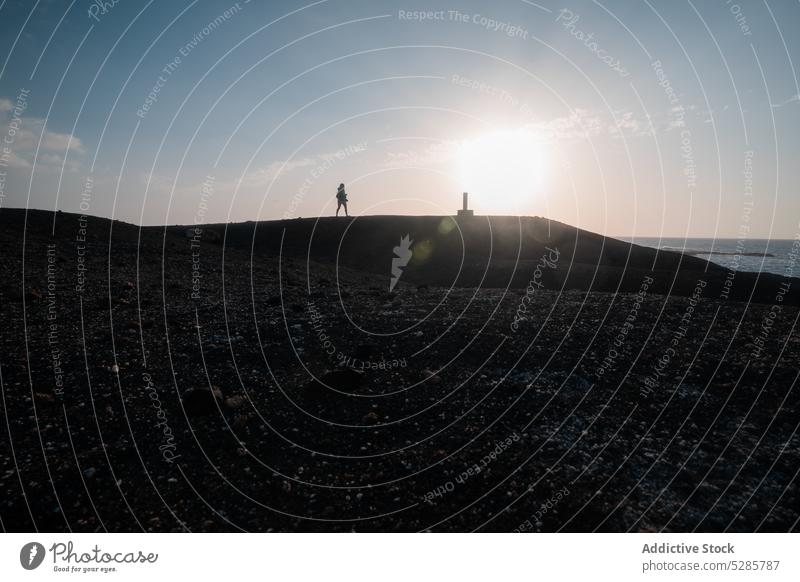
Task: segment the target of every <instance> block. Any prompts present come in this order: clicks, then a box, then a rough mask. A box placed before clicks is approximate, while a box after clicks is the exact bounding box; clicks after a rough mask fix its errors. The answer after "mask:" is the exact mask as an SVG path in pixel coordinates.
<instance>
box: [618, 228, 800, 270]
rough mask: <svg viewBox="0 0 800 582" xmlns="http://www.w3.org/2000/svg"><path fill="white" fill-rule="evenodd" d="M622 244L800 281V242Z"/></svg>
mask: <svg viewBox="0 0 800 582" xmlns="http://www.w3.org/2000/svg"><path fill="white" fill-rule="evenodd" d="M622 240H625V241H627V242H632V243H634V244H637V245H641V246H644V247H650V248H654V249H663V250H667V251H677V252H682V253H685V254H688V255H693V256H696V257H700V258H701V259H705V260H707V261H711V262H712V263H717V264H718V265H722V266H723V267H727V268H729V269H734V270H736V271H749V272H752V273H758V272H763V273H775V274H776V275H784V276H789V277H800V256H798V255H800V240H791V239H790V240H786V239H742V240H740V239H729V238H717V239H714V238H643V237H635V238H623V239H622Z"/></svg>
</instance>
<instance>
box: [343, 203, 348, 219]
mask: <svg viewBox="0 0 800 582" xmlns="http://www.w3.org/2000/svg"><path fill="white" fill-rule="evenodd" d="M342 204H344V215H345V216H350V215H349V214H348V213H347V202H342Z"/></svg>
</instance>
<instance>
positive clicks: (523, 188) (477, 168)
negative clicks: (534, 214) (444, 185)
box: [457, 128, 546, 214]
mask: <svg viewBox="0 0 800 582" xmlns="http://www.w3.org/2000/svg"><path fill="white" fill-rule="evenodd" d="M457 161H458V175H459V180H460V182H461V186H462V189H463V191H465V192H469V193H470V194H471V195H473V198H472V199H473V200H474V201H475V202H474V205H475V207H476V208H477V209H478V210H479V211H481V210H483V211H487V210H488V211H492V212H510V213H513V214H522V213H525V211H526V210H528V211H529V209H530V208H532V207H533V203H534V201H535V199H536V197H537V196H538V195H539V194H540V193H541V190H542V181H543V177H544V176H543V171H544V168H545V166H546V163H545V152H544V150H543V147H542V143H541V140H540V139H538V138H537V136H536V135H535V133H534V132H533V131H531V130H529V129H527V128H519V129H505V130H498V131H493V132H491V133H487V134H485V135H482V136H479V137H476V138H474V139H470V140H465V141H463V142H461V143H460V144H459V146H458V149H457Z"/></svg>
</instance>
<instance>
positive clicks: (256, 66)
mask: <svg viewBox="0 0 800 582" xmlns="http://www.w3.org/2000/svg"><path fill="white" fill-rule="evenodd" d="M101 4H102V2H100V3H94V2H90V1H88V0H75V1H74V2H69V1H68V0H62V1H38V2H37V1H34V0H27V1H24V2H23V1H12V0H5V1H4V0H0V60H2V61H3V62H0V66H2V69H0V140H3V143H2V144H0V147H7V148H8V149H6V150H0V153H3V152H4V156H3V158H2V160H0V180H2V181H0V195H2V205H3V206H13V207H20V206H28V207H35V208H56V207H57V208H59V209H62V210H65V211H78V210H79V209H80V208H81V200H82V192H83V191H84V190H85V189H86V186H85V185H86V183H87V179H90V180H91V195H90V196H89V195H87V194H84V195H83V200H84V205H83V208H84V210H85V211H87V213H89V214H96V215H103V216H113V217H115V218H118V219H121V220H126V221H130V222H134V223H143V224H163V223H169V224H174V223H191V222H193V221H195V220H199V221H206V222H216V221H225V220H236V221H239V220H255V219H269V218H282V217H295V216H314V215H319V214H331V213H332V212H333V211H334V210H335V200H334V195H335V191H336V186H337V185H338V184H339V182H345V183H346V184H347V185H348V191H349V193H350V194H349V195H350V210H351V213H354V214H362V213H363V214H395V213H397V214H446V213H452V212H453V211H454V210H455V209H456V208H457V207H458V206H459V205H460V202H461V195H460V193H461V191H462V190H469V191H470V192H471V194H472V205H473V207H474V208H475V210H476V212H477V213H514V214H517V213H518V214H525V215H543V216H549V217H551V218H554V219H556V220H561V221H564V222H568V223H571V224H575V225H577V226H580V227H582V228H587V229H590V230H593V231H597V232H602V233H607V234H612V235H640V236H649V235H659V234H662V235H670V236H681V235H684V234H686V235H689V236H713V235H715V234H716V235H717V236H723V237H736V236H737V235H738V234H739V233H740V232H741V233H744V232H745V230H746V229H749V230H748V231H747V232H746V234H747V236H749V237H750V238H760V237H769V236H773V237H782V238H792V237H794V236H795V235H797V234H798V232H800V224H799V223H800V193H799V192H798V183H799V182H800V169H799V166H800V164H798V159H800V138H798V133H799V132H798V129H800V101H799V100H798V93H800V89H798V80H797V76H796V71H795V67H796V66H800V65H795V61H798V57H800V39H798V37H797V34H796V28H797V25H798V24H799V23H800V3H798V2H789V1H786V2H778V1H769V2H744V1H743V2H740V3H739V4H737V3H734V2H726V1H725V0H713V1H712V0H704V1H693V2H682V1H673V0H670V1H666V0H661V1H658V2H654V1H652V0H651V1H650V2H649V3H648V2H641V3H640V2H632V1H621V2H582V1H572V0H567V1H565V2H552V1H549V0H543V1H542V2H538V3H533V2H527V1H525V0H501V1H498V2H491V3H490V2H485V1H483V2H477V1H463V0H460V1H450V2H439V1H423V2H419V1H408V2H390V1H382V0H377V1H376V0H370V1H367V0H364V1H360V0H322V1H319V2H314V3H308V4H306V3H303V2H276V1H269V2H258V1H256V0H252V1H250V2H246V1H245V0H240V2H238V3H236V2H227V1H224V0H221V1H213V2H211V1H196V2H192V1H185V0H175V1H169V2H166V1H162V2H143V1H133V0H117V3H116V4H113V5H112V2H110V1H109V2H106V3H105V7H104V8H100V5H101ZM419 11H421V12H423V13H427V14H424V16H425V18H424V19H422V15H421V14H417V12H419ZM456 12H457V13H456ZM23 109H24V111H23Z"/></svg>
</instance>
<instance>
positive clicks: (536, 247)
mask: <svg viewBox="0 0 800 582" xmlns="http://www.w3.org/2000/svg"><path fill="white" fill-rule="evenodd" d="M454 226H455V228H454ZM490 229H491V230H490ZM186 230H187V229H186V228H170V229H163V228H145V229H139V228H138V227H135V226H132V225H127V224H123V223H119V222H111V221H108V220H104V219H99V218H93V217H88V218H87V219H85V220H83V219H81V218H80V217H79V216H77V215H71V214H58V215H55V216H54V215H53V214H52V213H48V212H38V211H33V212H29V213H25V212H24V211H17V210H6V209H4V210H0V244H2V249H3V251H2V253H3V259H2V262H0V269H2V273H0V274H1V275H2V276H1V277H0V280H1V281H2V287H0V308H1V309H2V330H1V331H0V334H1V335H0V342H2V343H1V344H0V381H2V400H1V401H0V404H1V405H2V416H3V421H4V422H3V428H2V430H1V431H0V432H2V434H3V436H2V438H1V439H0V520H1V521H0V525H2V528H3V529H5V530H10V531H33V530H44V531H67V530H72V531H106V530H107V531H139V530H146V531H187V530H191V531H235V530H252V531H352V530H355V531H418V530H431V531H473V530H479V531H514V530H521V531H559V530H560V531H594V530H599V531H661V530H665V531H693V530H697V531H726V530H727V531H797V529H798V515H799V514H798V510H799V509H800V499H798V486H797V472H798V467H800V454H798V444H799V443H798V440H799V439H798V435H797V426H798V421H799V420H800V417H799V416H798V389H797V385H796V382H797V376H798V370H800V350H799V349H798V347H800V337H799V336H798V333H797V329H796V327H795V326H796V323H797V317H798V308H797V307H796V305H797V303H798V301H797V292H798V286H799V285H800V281H798V280H796V279H794V280H793V279H786V280H783V279H781V278H780V277H774V276H773V277H767V278H757V277H756V276H755V275H751V274H743V273H737V274H731V273H728V272H727V271H725V270H724V269H722V268H720V267H715V266H713V265H709V264H708V263H706V262H704V261H702V260H700V259H697V258H695V257H684V256H681V255H677V254H672V253H658V254H656V252H655V251H653V250H650V249H643V248H641V247H636V246H634V245H628V244H625V243H620V242H618V241H612V240H610V239H603V238H602V237H599V236H598V235H592V234H590V233H585V232H584V231H578V230H576V229H572V228H571V227H567V226H565V225H559V224H558V223H549V222H548V221H544V220H542V219H524V220H522V221H521V220H518V219H510V218H505V219H503V218H493V219H491V220H485V219H481V218H476V219H475V222H473V223H469V224H467V223H465V224H461V225H455V223H453V222H452V221H450V220H449V219H442V217H417V218H414V217H374V218H362V219H358V220H355V221H351V220H347V219H339V220H338V221H336V220H334V219H326V220H323V221H321V222H319V223H316V222H314V221H310V220H309V221H286V222H283V223H281V222H275V223H258V224H256V223H249V224H245V225H231V227H230V228H226V227H224V226H221V225H212V226H209V227H207V228H205V229H203V230H202V233H200V234H199V235H198V234H197V233H192V232H190V233H187V232H186ZM187 234H188V236H189V238H187ZM405 234H409V235H410V238H411V239H413V240H414V244H413V246H412V247H411V248H412V250H413V257H412V258H411V260H410V261H409V264H408V265H407V266H406V267H404V268H403V269H402V270H401V272H402V276H401V278H400V280H399V283H397V285H396V287H395V288H394V291H393V292H392V293H389V284H390V272H391V265H392V257H393V252H392V250H393V247H394V246H396V245H398V243H399V239H400V237H401V236H403V235H405ZM192 237H194V238H192ZM456 237H458V238H456ZM198 241H201V242H198ZM309 241H311V242H309ZM459 241H464V242H463V244H462V243H461V242H459ZM340 243H341V244H340ZM48 245H52V246H48Z"/></svg>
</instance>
